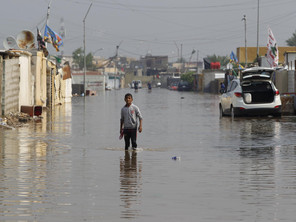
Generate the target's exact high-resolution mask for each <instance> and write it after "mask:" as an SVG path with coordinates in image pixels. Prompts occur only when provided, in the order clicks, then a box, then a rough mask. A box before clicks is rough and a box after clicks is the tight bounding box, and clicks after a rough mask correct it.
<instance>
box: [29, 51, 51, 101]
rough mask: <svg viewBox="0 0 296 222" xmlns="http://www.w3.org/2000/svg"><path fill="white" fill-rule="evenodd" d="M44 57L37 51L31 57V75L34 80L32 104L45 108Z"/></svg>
mask: <svg viewBox="0 0 296 222" xmlns="http://www.w3.org/2000/svg"><path fill="white" fill-rule="evenodd" d="M46 60H47V59H46V57H44V54H43V52H41V51H38V52H36V53H34V54H33V56H32V63H33V65H32V75H33V76H34V78H35V84H34V85H35V87H34V103H35V105H37V106H43V107H44V106H46V103H47V101H46V100H47V96H46V92H47V85H46Z"/></svg>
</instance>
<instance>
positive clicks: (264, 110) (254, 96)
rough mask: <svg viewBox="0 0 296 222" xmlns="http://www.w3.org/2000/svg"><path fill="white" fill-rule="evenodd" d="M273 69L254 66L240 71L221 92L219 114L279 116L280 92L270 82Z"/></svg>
mask: <svg viewBox="0 0 296 222" xmlns="http://www.w3.org/2000/svg"><path fill="white" fill-rule="evenodd" d="M274 71H275V70H274V69H272V68H263V67H254V68H249V69H245V70H244V71H242V73H241V76H240V79H238V78H234V79H233V80H232V81H231V82H230V83H229V84H228V87H227V89H226V92H224V93H222V95H221V99H220V104H219V109H220V116H225V115H230V116H232V117H234V116H240V115H273V116H281V106H282V103H281V98H280V93H279V91H278V90H277V88H276V87H275V85H274V84H273V82H272V78H273V76H274Z"/></svg>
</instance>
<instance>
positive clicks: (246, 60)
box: [242, 15, 258, 67]
mask: <svg viewBox="0 0 296 222" xmlns="http://www.w3.org/2000/svg"><path fill="white" fill-rule="evenodd" d="M242 20H243V21H245V67H247V62H248V55H247V17H246V15H244V17H243V19H242ZM257 55H258V52H257Z"/></svg>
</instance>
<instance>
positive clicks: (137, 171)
mask: <svg viewBox="0 0 296 222" xmlns="http://www.w3.org/2000/svg"><path fill="white" fill-rule="evenodd" d="M141 172H142V163H141V162H137V152H136V151H132V152H130V151H125V154H124V159H122V158H121V159H120V199H121V200H122V204H121V206H122V207H123V210H122V211H121V217H122V218H135V217H136V216H137V215H139V211H140V200H139V198H140V196H141V192H142V181H141Z"/></svg>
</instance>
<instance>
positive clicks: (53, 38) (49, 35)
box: [44, 25, 63, 52]
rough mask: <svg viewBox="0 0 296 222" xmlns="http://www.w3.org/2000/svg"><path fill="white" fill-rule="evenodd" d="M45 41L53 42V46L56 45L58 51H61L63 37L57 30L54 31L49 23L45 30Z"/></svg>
mask: <svg viewBox="0 0 296 222" xmlns="http://www.w3.org/2000/svg"><path fill="white" fill-rule="evenodd" d="M44 41H45V42H48V43H51V44H52V45H53V47H55V49H56V51H57V52H58V51H59V47H60V46H61V45H62V44H63V39H62V37H61V36H60V35H59V34H57V33H56V32H54V31H53V30H52V29H51V28H49V27H48V26H47V25H46V26H45V30H44Z"/></svg>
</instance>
